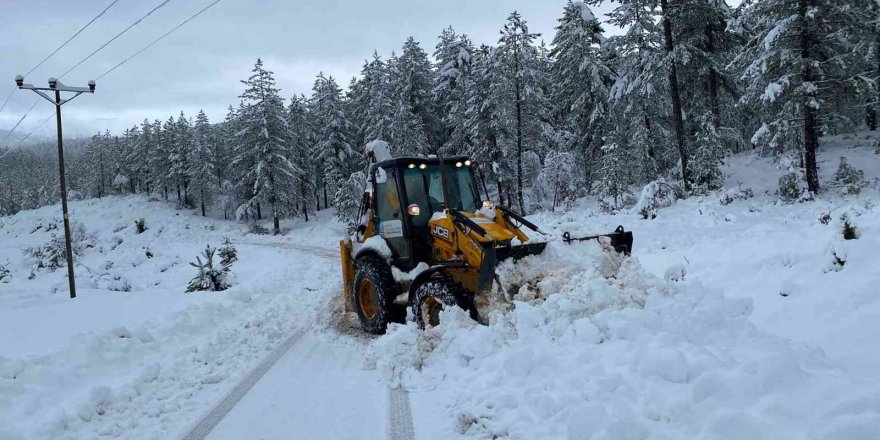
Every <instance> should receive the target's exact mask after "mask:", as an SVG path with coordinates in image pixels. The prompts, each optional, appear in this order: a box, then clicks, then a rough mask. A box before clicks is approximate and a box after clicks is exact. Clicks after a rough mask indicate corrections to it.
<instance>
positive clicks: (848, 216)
mask: <svg viewBox="0 0 880 440" xmlns="http://www.w3.org/2000/svg"><path fill="white" fill-rule="evenodd" d="M853 217H855V215H854V214H853V213H852V211H850V210H849V209H844V210H843V211H842V212H840V213H839V214H837V221H836V225H837V228H838V230H839V231H840V234H841V235H842V236H843V239H844V240H857V239H858V238H859V236H860V235H861V234H860V233H859V228H858V226H856V224H855V221H854V220H853Z"/></svg>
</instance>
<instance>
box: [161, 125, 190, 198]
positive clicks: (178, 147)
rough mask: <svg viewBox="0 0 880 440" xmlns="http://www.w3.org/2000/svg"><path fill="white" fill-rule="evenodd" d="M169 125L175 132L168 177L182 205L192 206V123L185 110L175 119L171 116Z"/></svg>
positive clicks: (169, 159) (169, 158)
mask: <svg viewBox="0 0 880 440" xmlns="http://www.w3.org/2000/svg"><path fill="white" fill-rule="evenodd" d="M167 125H168V127H169V130H170V131H171V132H173V133H174V135H173V138H172V139H173V141H172V143H171V150H170V152H169V153H170V154H169V157H168V161H169V163H170V164H171V168H170V169H169V170H168V178H169V179H171V181H172V182H173V184H174V185H175V187H176V188H177V202H178V203H179V204H180V205H181V206H185V207H188V208H189V207H192V203H191V201H190V200H189V192H188V190H189V182H190V176H189V170H190V166H191V165H190V164H191V162H192V157H191V155H192V124H191V123H190V121H189V119H188V118H187V117H186V115H184V114H183V112H180V115H179V116H178V117H177V120H176V121H175V120H174V119H173V118H169V122H168V124H167Z"/></svg>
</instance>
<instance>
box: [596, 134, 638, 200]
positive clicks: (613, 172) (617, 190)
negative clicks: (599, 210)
mask: <svg viewBox="0 0 880 440" xmlns="http://www.w3.org/2000/svg"><path fill="white" fill-rule="evenodd" d="M629 156H630V155H629V152H628V151H627V149H626V148H621V147H618V146H617V145H616V144H613V143H608V144H605V145H603V146H602V157H601V158H600V159H599V170H598V173H597V174H598V176H597V179H596V187H597V190H598V191H599V194H600V195H602V196H604V197H611V198H612V201H613V202H612V208H613V209H618V208H620V207H621V202H622V201H623V196H625V195H626V194H629V193H630V191H629V181H628V174H627V170H628V168H629V165H630V161H629Z"/></svg>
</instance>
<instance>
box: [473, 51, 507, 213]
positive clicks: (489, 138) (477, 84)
mask: <svg viewBox="0 0 880 440" xmlns="http://www.w3.org/2000/svg"><path fill="white" fill-rule="evenodd" d="M472 70H473V78H474V81H473V84H472V86H471V87H469V88H468V89H467V110H466V112H465V115H466V117H467V119H466V122H465V127H466V128H467V136H468V137H469V138H470V139H471V142H472V145H471V147H470V148H469V151H468V154H469V155H470V156H471V158H472V159H474V160H475V161H476V162H477V164H478V168H477V170H478V173H477V175H478V177H479V179H480V181H481V182H482V184H483V187H484V189H485V190H486V192H487V193H488V182H486V176H485V175H486V174H490V175H491V180H492V181H493V182H492V183H493V184H494V185H495V189H496V191H497V201H498V202H499V203H500V204H502V205H503V204H504V202H505V199H504V193H505V191H504V189H505V185H506V183H507V182H506V180H505V174H507V173H505V172H504V171H503V170H502V167H503V166H504V165H505V162H504V161H503V160H502V159H503V158H504V157H505V156H506V154H505V152H504V151H502V147H501V142H502V139H504V138H505V137H506V136H507V135H508V126H507V125H506V124H505V122H504V108H503V106H502V103H501V101H502V99H501V96H500V95H499V94H497V93H495V90H496V89H497V88H498V87H500V86H501V84H502V77H501V69H499V68H498V61H497V57H496V52H495V50H494V49H492V48H490V47H489V46H486V45H483V46H481V47H480V48H479V49H478V50H477V51H476V52H475V54H474V57H473V68H472Z"/></svg>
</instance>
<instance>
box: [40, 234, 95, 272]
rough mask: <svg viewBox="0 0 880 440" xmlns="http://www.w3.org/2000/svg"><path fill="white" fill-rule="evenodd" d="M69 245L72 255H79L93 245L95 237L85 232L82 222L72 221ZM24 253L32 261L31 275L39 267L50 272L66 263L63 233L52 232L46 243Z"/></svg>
mask: <svg viewBox="0 0 880 440" xmlns="http://www.w3.org/2000/svg"><path fill="white" fill-rule="evenodd" d="M71 246H72V251H73V255H74V256H80V255H82V253H83V252H84V251H85V250H86V249H91V248H93V247H95V237H94V235H91V234H89V233H88V232H86V228H84V227H83V225H82V224H80V223H74V224H73V225H71ZM24 254H25V255H26V256H27V257H28V258H30V259H31V260H32V261H33V266H32V270H31V273H32V275H31V276H32V277H33V276H35V275H34V273H35V272H36V271H37V270H39V269H47V270H49V271H50V272H51V271H54V270H55V269H58V268H60V267H63V266H65V265H66V264H67V257H66V245H65V242H64V234H57V233H53V234H52V238H51V239H49V241H48V242H47V243H46V244H43V245H41V246H35V247H31V248H27V249H25V250H24Z"/></svg>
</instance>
